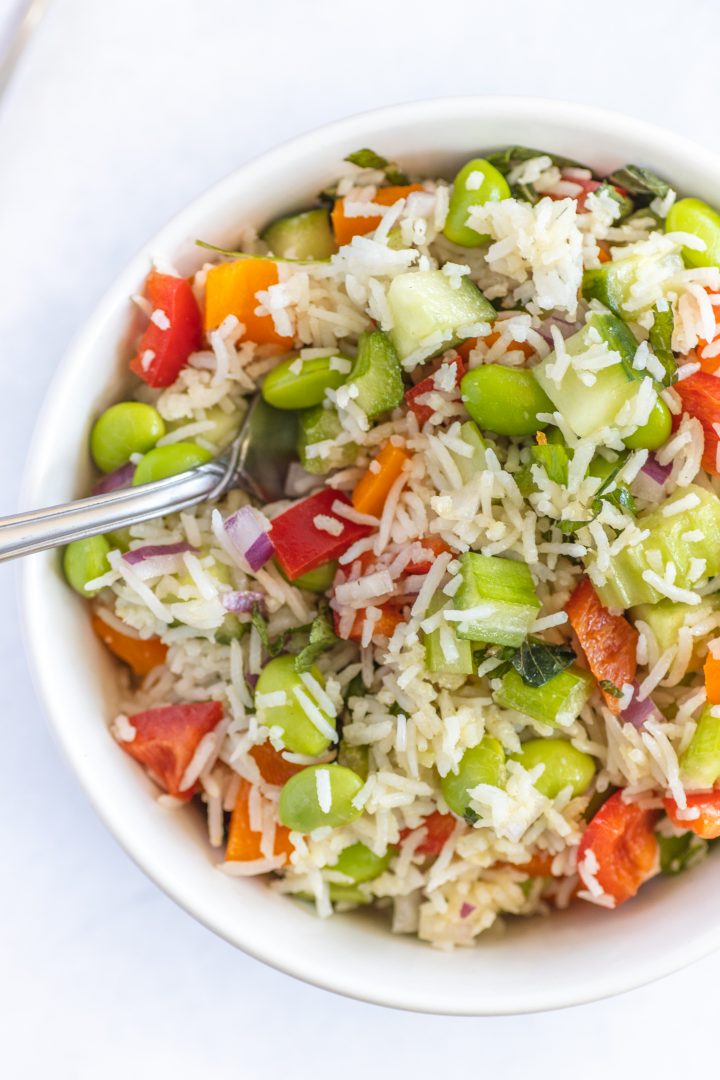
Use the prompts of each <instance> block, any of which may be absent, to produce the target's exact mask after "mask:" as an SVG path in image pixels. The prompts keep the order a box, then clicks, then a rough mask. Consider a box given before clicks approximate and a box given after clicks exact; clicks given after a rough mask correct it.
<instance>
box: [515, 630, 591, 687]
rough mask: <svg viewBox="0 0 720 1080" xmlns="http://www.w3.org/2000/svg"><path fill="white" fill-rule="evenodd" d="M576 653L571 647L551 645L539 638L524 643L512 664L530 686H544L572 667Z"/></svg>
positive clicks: (529, 639)
mask: <svg viewBox="0 0 720 1080" xmlns="http://www.w3.org/2000/svg"><path fill="white" fill-rule="evenodd" d="M574 660H575V652H574V650H573V649H571V648H570V646H569V645H549V644H548V643H547V642H546V641H541V640H540V639H539V638H528V639H527V641H524V642H523V643H522V645H521V646H520V648H519V649H518V650H517V652H516V653H515V655H514V656H513V657H512V659H511V660H510V663H511V664H512V666H513V667H514V668H515V670H516V671H517V673H518V675H519V676H520V678H521V679H522V680H523V682H525V683H527V684H528V686H535V687H537V686H544V685H545V683H547V682H550V680H551V679H553V678H555V676H556V675H559V674H560V672H561V671H564V670H565V668H567V667H570V665H571V664H572V662H573V661H574Z"/></svg>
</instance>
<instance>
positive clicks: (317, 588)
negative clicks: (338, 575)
mask: <svg viewBox="0 0 720 1080" xmlns="http://www.w3.org/2000/svg"><path fill="white" fill-rule="evenodd" d="M275 565H276V566H277V568H278V570H279V571H280V574H281V576H282V577H284V578H285V580H286V581H289V580H290V578H289V577H288V576H287V575H286V574H285V572H284V570H283V568H282V566H280V564H279V563H276V564H275ZM336 571H337V562H328V563H323V564H322V566H318V567H316V568H315V570H308V572H307V574H301V575H300V577H296V578H293V581H292V584H293V585H296V586H297V588H298V589H308V591H309V592H317V593H324V592H327V590H328V589H329V588H330V586H331V585H332V583H333V580H334V578H335V572H336Z"/></svg>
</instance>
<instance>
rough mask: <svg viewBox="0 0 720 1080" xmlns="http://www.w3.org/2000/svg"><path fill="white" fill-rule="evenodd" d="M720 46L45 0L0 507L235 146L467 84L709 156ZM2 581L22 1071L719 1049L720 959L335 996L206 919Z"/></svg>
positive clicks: (3, 847)
mask: <svg viewBox="0 0 720 1080" xmlns="http://www.w3.org/2000/svg"><path fill="white" fill-rule="evenodd" d="M12 5H13V0H0V12H2V9H3V8H5V14H7V12H8V11H9V9H10V7H11V6H12ZM719 41H720V5H719V4H718V3H717V0H685V2H684V3H682V4H678V3H676V0H642V2H640V0H635V2H630V0H597V2H595V3H583V2H578V3H572V2H571V0H505V2H504V3H503V2H502V0H494V2H493V3H488V2H487V0H412V2H408V3H392V0H354V3H352V4H350V3H347V2H346V0H304V2H303V0H264V2H262V3H261V2H258V0H51V4H50V8H49V11H48V14H47V16H46V18H45V20H44V21H43V23H42V24H41V26H40V29H39V30H38V32H37V34H36V36H35V37H34V38H33V40H32V42H31V44H30V46H29V48H28V50H27V52H26V54H25V55H24V56H23V58H22V61H21V63H20V66H19V68H18V70H17V72H16V75H15V78H14V80H13V82H12V84H11V86H10V88H9V90H8V91H7V93H6V95H5V97H4V99H3V100H2V102H0V276H1V278H2V283H1V289H0V295H2V297H3V300H2V305H1V310H0V365H1V367H0V372H1V373H2V374H1V376H0V377H1V380H2V381H1V382H0V392H1V394H2V404H3V409H2V413H1V414H0V415H1V417H2V419H1V420H0V448H1V449H0V511H8V512H9V511H10V510H11V509H13V508H14V507H15V506H16V502H17V498H18V491H19V483H20V476H21V472H22V467H23V461H24V458H25V454H26V451H27V447H28V443H29V439H30V433H31V429H32V426H33V423H34V419H35V415H36V413H37V410H38V408H39V404H40V400H41V398H42V396H43V394H44V392H45V389H46V386H47V383H48V381H49V379H50V377H51V375H52V373H53V370H54V368H55V365H56V363H57V361H58V358H59V357H60V356H61V355H62V353H63V350H64V349H65V347H66V345H67V343H68V341H69V339H70V337H71V335H72V334H73V332H74V331H75V329H76V328H77V327H78V326H79V325H80V324H81V323H82V322H83V321H84V319H85V318H86V316H87V315H88V314H89V312H90V311H91V310H92V308H93V306H94V305H95V303H96V301H97V300H98V298H99V297H100V296H101V295H102V293H103V292H104V290H105V288H106V287H107V286H108V284H109V283H110V282H111V281H112V279H113V278H114V276H115V275H116V273H117V272H118V270H119V269H120V268H121V267H122V266H123V264H124V263H125V262H126V260H127V259H128V258H129V257H130V256H131V255H132V254H133V253H134V251H135V250H136V248H138V247H139V246H140V244H141V243H142V242H143V241H144V240H145V239H146V238H147V237H148V236H149V235H151V234H152V233H154V232H155V231H156V230H157V228H158V227H159V226H160V225H162V224H163V223H164V222H165V221H166V219H167V218H168V217H169V216H171V215H172V214H173V213H174V212H175V211H176V210H178V209H179V208H181V207H182V206H183V205H184V204H185V203H186V202H187V201H188V200H190V199H191V198H192V197H193V196H194V195H195V194H196V193H197V192H199V191H201V190H202V189H203V188H205V187H206V186H208V185H209V184H210V183H212V182H213V181H214V180H216V179H218V178H219V177H221V176H222V175H224V174H225V173H227V172H229V171H230V170H232V169H234V168H235V167H236V166H238V165H240V164H242V163H243V162H244V161H245V160H246V159H248V158H250V157H252V156H254V155H255V154H257V153H259V152H260V151H262V150H264V149H266V148H268V147H270V146H272V145H273V144H274V143H276V142H278V141H280V140H282V139H285V138H287V137H289V136H292V135H294V134H296V133H299V132H301V131H304V130H306V129H308V128H311V127H313V126H315V125H317V124H320V123H322V122H324V121H327V120H330V119H334V118H337V117H340V116H342V115H344V114H347V113H351V112H355V111H359V110H362V109H365V108H370V107H374V106H381V105H384V104H389V103H392V102H398V101H405V100H410V99H413V98H421V97H431V96H440V95H449V94H469V93H478V94H492V93H496V94H499V93H506V94H530V95H545V96H550V97H558V98H570V99H575V100H579V101H584V102H589V103H592V104H597V105H604V106H607V107H610V108H613V109H617V110H620V111H625V112H628V113H632V114H635V115H637V116H640V117H644V118H646V119H649V120H653V121H656V122H658V123H661V124H663V125H665V126H667V127H670V128H674V129H676V130H678V131H681V132H683V133H684V134H686V135H688V136H690V137H691V138H694V139H696V140H697V141H700V142H703V143H705V144H706V145H708V146H710V147H712V148H714V149H718V150H720V125H718V122H717V117H718V110H719V109H720V80H718V76H717V70H718V68H717V56H718V52H717V50H718V42H719ZM719 201H720V200H719ZM238 211H239V212H241V208H238ZM0 590H2V593H1V599H0V604H1V607H0V610H2V612H3V615H4V618H3V620H2V625H1V627H0V656H1V669H0V670H1V678H0V703H1V704H0V718H1V719H0V724H1V727H0V731H1V732H2V736H1V737H2V740H3V755H2V760H3V763H4V764H3V774H2V782H1V783H0V1074H2V1075H3V1076H6V1077H8V1080H24V1078H26V1077H31V1078H33V1080H35V1078H43V1080H44V1078H45V1077H46V1076H51V1077H53V1080H65V1078H68V1080H85V1078H91V1077H92V1078H95V1077H97V1078H99V1080H115V1078H122V1080H126V1078H127V1077H129V1076H131V1077H142V1078H144V1077H149V1076H152V1075H156V1074H158V1075H162V1076H172V1077H173V1078H174V1080H184V1078H186V1077H188V1078H189V1077H197V1076H203V1077H204V1076H216V1075H219V1076H233V1077H238V1078H242V1080H255V1078H262V1080H265V1078H271V1077H272V1078H275V1077H277V1076H281V1075H283V1074H284V1073H286V1072H287V1073H288V1074H290V1075H292V1076H294V1077H297V1078H301V1080H304V1078H305V1077H310V1076H312V1077H313V1078H316V1080H329V1078H330V1077H336V1076H341V1077H342V1078H343V1080H355V1078H359V1077H364V1076H366V1075H367V1073H368V1070H369V1069H375V1070H377V1073H376V1075H379V1076H381V1077H383V1078H384V1077H390V1076H395V1075H397V1076H402V1077H409V1076H412V1077H417V1078H419V1080H425V1078H429V1077H431V1076H435V1075H444V1074H446V1073H458V1072H459V1071H460V1070H462V1072H463V1073H466V1074H469V1075H475V1074H477V1075H481V1074H486V1073H487V1074H494V1075H497V1076H500V1077H502V1078H505V1077H512V1078H514V1077H518V1076H524V1075H529V1074H530V1073H532V1075H533V1076H534V1077H537V1078H540V1080H543V1078H545V1077H553V1078H554V1080H555V1078H558V1077H561V1078H563V1080H564V1078H565V1077H567V1076H571V1075H576V1074H577V1075H580V1076H582V1077H583V1078H584V1080H594V1078H599V1077H605V1076H607V1075H608V1074H610V1075H616V1076H621V1077H625V1076H627V1077H629V1076H633V1075H638V1074H640V1073H641V1072H642V1074H643V1075H651V1076H653V1077H660V1078H664V1077H669V1076H670V1075H674V1074H675V1070H676V1069H683V1072H684V1074H685V1075H691V1074H692V1073H693V1072H694V1071H698V1070H700V1069H701V1068H703V1067H705V1068H708V1069H712V1065H713V1062H716V1061H717V1001H718V995H717V985H718V979H720V956H715V957H711V958H709V959H707V960H705V961H704V962H702V963H700V964H697V965H696V966H694V967H693V968H691V969H689V970H687V971H685V972H682V973H680V974H678V975H675V976H673V977H671V978H669V979H666V980H665V981H664V982H662V983H659V984H656V985H655V986H651V987H648V988H646V989H643V990H640V991H636V992H634V993H632V994H629V995H626V996H625V997H623V998H620V999H616V1000H613V1001H609V1002H604V1003H600V1004H596V1005H590V1006H584V1007H582V1008H578V1009H574V1010H569V1011H566V1012H563V1013H555V1014H550V1015H541V1016H534V1017H518V1018H507V1019H500V1020H462V1019H444V1018H435V1017H421V1016H413V1015H411V1014H408V1013H396V1012H391V1011H389V1010H383V1009H380V1008H377V1007H373V1006H368V1005H363V1004H359V1003H355V1002H351V1001H347V1000H343V999H340V998H338V997H335V996H332V995H330V994H327V993H324V992H322V991H320V990H315V989H313V988H310V987H307V986H304V985H302V984H300V983H297V982H294V981H292V980H291V979H289V978H288V977H286V976H283V975H281V974H278V973H276V972H274V971H271V970H269V969H268V968H265V967H263V966H261V965H260V964H259V963H257V962H256V961H254V960H251V959H249V958H247V957H245V956H243V955H242V954H240V953H239V952H236V951H235V950H233V949H232V948H231V947H230V946H228V945H226V944H225V943H224V942H222V941H219V940H217V939H216V938H215V937H213V936H212V935H211V934H210V933H209V932H208V931H207V930H205V929H204V928H203V927H201V926H199V925H198V924H196V923H195V922H193V920H192V919H190V917H189V916H187V915H185V914H184V913H183V912H182V911H180V910H179V909H178V908H177V907H176V906H175V905H174V904H173V903H171V902H170V900H168V899H167V898H166V897H165V896H164V895H163V894H162V893H161V892H159V891H158V889H157V888H156V887H155V886H154V885H152V884H150V882H149V881H147V880H146V879H145V877H144V876H143V875H142V874H141V873H140V871H139V870H138V869H137V868H136V867H135V866H134V865H133V863H132V862H131V861H130V860H129V859H128V858H127V857H126V856H125V855H124V853H123V852H122V851H121V850H120V849H119V848H118V846H117V844H116V843H115V841H114V840H113V839H112V837H111V836H110V835H109V834H108V833H107V831H106V830H105V829H104V827H103V826H102V825H101V824H100V823H99V821H98V820H97V819H96V818H95V816H94V814H93V812H92V810H91V808H90V806H89V805H88V803H87V801H86V799H85V797H84V795H83V793H82V792H81V791H80V789H79V787H78V785H77V784H76V782H75V780H74V779H73V777H72V775H70V773H69V770H68V769H67V767H66V765H65V763H64V761H63V760H62V759H61V757H60V756H59V753H58V751H57V749H56V747H55V745H54V744H53V742H52V738H51V736H50V734H49V732H48V729H47V726H46V722H45V719H44V717H43V714H42V710H41V708H40V706H39V704H38V702H37V700H36V698H35V695H34V691H33V687H32V684H31V681H30V677H29V674H28V671H27V666H26V662H25V659H24V656H23V649H22V643H21V641H20V636H19V629H18V616H17V613H16V607H15V595H14V593H15V578H14V574H13V570H12V569H11V568H9V567H6V566H4V567H2V568H0ZM687 918H688V920H691V919H692V918H693V914H692V912H690V911H689V912H688V913H687ZM677 933H678V934H679V935H682V933H683V926H682V925H679V926H678V928H677ZM481 962H482V961H481V958H480V956H478V963H481ZM621 1062H625V1063H626V1064H620V1063H621Z"/></svg>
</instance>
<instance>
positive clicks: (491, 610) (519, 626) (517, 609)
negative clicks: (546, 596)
mask: <svg viewBox="0 0 720 1080" xmlns="http://www.w3.org/2000/svg"><path fill="white" fill-rule="evenodd" d="M460 575H461V578H462V584H461V585H460V588H459V589H458V591H457V592H456V594H455V598H454V603H455V608H456V609H457V610H459V611H463V612H467V613H468V614H467V618H466V619H463V620H456V621H457V634H458V637H460V638H465V639H467V640H469V641H485V642H488V643H490V644H494V645H513V646H518V645H520V644H521V643H522V642H523V640H524V639H525V637H526V636H527V633H528V630H529V629H530V627H531V626H532V624H533V623H534V622H535V619H536V617H537V612H538V609H539V608H540V601H539V600H538V598H537V594H536V592H535V586H534V584H533V579H532V575H531V573H530V570H529V568H528V567H527V565H526V564H525V563H521V562H515V561H514V560H512V559H501V558H498V557H497V556H494V555H478V554H476V553H475V552H465V553H464V554H463V555H461V556H460Z"/></svg>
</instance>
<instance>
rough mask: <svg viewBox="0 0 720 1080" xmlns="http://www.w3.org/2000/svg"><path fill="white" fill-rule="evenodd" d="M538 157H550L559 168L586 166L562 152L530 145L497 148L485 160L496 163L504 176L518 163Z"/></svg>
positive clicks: (580, 167) (582, 167)
mask: <svg viewBox="0 0 720 1080" xmlns="http://www.w3.org/2000/svg"><path fill="white" fill-rule="evenodd" d="M536 157H549V158H550V161H551V162H552V163H553V165H557V167H558V168H559V169H584V168H586V166H585V165H581V164H580V162H579V161H573V159H572V158H567V157H563V156H562V154H551V153H550V152H549V151H548V150H533V148H532V147H530V146H506V147H505V148H504V149H503V150H496V151H495V153H493V154H486V155H485V160H486V161H489V162H490V164H491V165H494V166H495V168H496V169H497V170H498V172H501V173H502V174H503V176H507V174H508V173H509V172H510V171H511V170H512V169H514V168H515V166H516V165H522V163H523V161H530V160H531V159H532V158H536ZM536 194H537V193H536Z"/></svg>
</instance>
